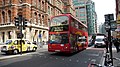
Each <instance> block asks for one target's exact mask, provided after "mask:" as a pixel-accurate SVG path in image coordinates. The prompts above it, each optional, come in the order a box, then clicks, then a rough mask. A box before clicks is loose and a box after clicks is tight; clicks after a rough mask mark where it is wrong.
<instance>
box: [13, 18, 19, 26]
mask: <svg viewBox="0 0 120 67" xmlns="http://www.w3.org/2000/svg"><path fill="white" fill-rule="evenodd" d="M14 19H15V26H19V18H18V17H15V18H14Z"/></svg>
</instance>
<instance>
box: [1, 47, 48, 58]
mask: <svg viewBox="0 0 120 67" xmlns="http://www.w3.org/2000/svg"><path fill="white" fill-rule="evenodd" d="M1 46H3V45H0V49H1ZM47 49H48V45H43V46H42V47H40V46H38V49H37V51H39V52H40V51H44V50H45V51H46V50H47ZM37 51H36V52H33V53H32V54H35V53H37ZM0 54H1V51H0ZM29 54H31V52H30V53H23V54H22V55H21V54H17V55H9V56H0V60H4V59H9V58H13V57H19V56H25V55H29Z"/></svg>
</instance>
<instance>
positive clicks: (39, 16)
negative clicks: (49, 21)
mask: <svg viewBox="0 0 120 67" xmlns="http://www.w3.org/2000/svg"><path fill="white" fill-rule="evenodd" d="M40 18H41V15H40V14H39V15H38V24H39V25H41V22H40Z"/></svg>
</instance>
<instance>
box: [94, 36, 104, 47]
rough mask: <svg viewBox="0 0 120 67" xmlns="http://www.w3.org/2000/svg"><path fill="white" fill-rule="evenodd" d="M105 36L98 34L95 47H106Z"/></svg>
mask: <svg viewBox="0 0 120 67" xmlns="http://www.w3.org/2000/svg"><path fill="white" fill-rule="evenodd" d="M104 38H105V36H96V38H95V42H94V47H95V48H96V47H106V44H105V42H104Z"/></svg>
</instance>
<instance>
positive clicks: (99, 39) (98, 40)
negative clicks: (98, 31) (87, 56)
mask: <svg viewBox="0 0 120 67" xmlns="http://www.w3.org/2000/svg"><path fill="white" fill-rule="evenodd" d="M95 41H97V42H101V41H103V39H101V38H98V39H96V40H95Z"/></svg>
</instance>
